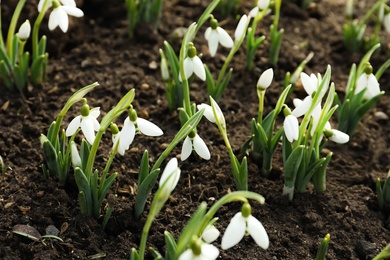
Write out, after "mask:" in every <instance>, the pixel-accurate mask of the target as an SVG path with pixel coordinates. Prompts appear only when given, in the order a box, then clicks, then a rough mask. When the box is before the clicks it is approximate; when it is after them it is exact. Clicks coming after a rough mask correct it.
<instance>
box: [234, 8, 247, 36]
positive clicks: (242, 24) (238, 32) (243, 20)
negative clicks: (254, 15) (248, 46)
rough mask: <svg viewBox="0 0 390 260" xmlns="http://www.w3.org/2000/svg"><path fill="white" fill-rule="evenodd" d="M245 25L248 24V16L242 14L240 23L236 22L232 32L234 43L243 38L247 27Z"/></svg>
mask: <svg viewBox="0 0 390 260" xmlns="http://www.w3.org/2000/svg"><path fill="white" fill-rule="evenodd" d="M247 23H248V16H247V15H246V14H244V15H243V16H241V18H240V21H239V22H238V25H237V28H236V31H235V32H234V40H235V41H238V40H240V39H241V38H242V37H244V36H245V33H246V29H247V27H248V24H247Z"/></svg>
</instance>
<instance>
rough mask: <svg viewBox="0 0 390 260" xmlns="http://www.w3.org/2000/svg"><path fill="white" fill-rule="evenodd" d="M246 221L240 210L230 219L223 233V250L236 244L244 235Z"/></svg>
mask: <svg viewBox="0 0 390 260" xmlns="http://www.w3.org/2000/svg"><path fill="white" fill-rule="evenodd" d="M245 229H246V221H245V219H244V217H243V216H242V214H241V212H238V213H237V214H236V215H234V217H233V218H232V219H231V220H230V223H229V225H228V226H227V228H226V230H225V234H223V237H222V242H221V248H222V249H223V250H226V249H229V248H231V247H232V246H235V245H236V244H238V242H240V241H241V239H242V238H243V237H244V235H245Z"/></svg>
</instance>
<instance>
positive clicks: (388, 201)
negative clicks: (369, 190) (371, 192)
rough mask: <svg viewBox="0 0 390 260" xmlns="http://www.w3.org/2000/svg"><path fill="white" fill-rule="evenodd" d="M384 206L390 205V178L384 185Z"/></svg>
mask: <svg viewBox="0 0 390 260" xmlns="http://www.w3.org/2000/svg"><path fill="white" fill-rule="evenodd" d="M383 204H384V205H390V178H389V177H387V179H386V181H385V184H384V185H383Z"/></svg>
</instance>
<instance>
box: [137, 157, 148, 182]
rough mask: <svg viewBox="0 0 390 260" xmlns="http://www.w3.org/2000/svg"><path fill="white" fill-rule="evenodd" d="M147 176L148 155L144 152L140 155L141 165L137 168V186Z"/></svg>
mask: <svg viewBox="0 0 390 260" xmlns="http://www.w3.org/2000/svg"><path fill="white" fill-rule="evenodd" d="M148 174H149V154H148V150H145V151H144V154H143V155H142V159H141V165H140V167H139V173H138V184H140V183H143V182H144V180H145V178H146V177H147V176H148Z"/></svg>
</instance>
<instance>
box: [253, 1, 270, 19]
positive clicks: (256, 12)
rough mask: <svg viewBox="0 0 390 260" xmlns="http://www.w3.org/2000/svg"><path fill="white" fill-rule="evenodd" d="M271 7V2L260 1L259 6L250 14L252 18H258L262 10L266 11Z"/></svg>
mask: <svg viewBox="0 0 390 260" xmlns="http://www.w3.org/2000/svg"><path fill="white" fill-rule="evenodd" d="M268 6H269V0H258V1H257V5H256V7H255V8H253V9H252V10H251V11H250V12H249V16H250V17H256V16H257V14H258V13H259V11H260V10H264V9H266V8H267V7H268Z"/></svg>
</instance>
